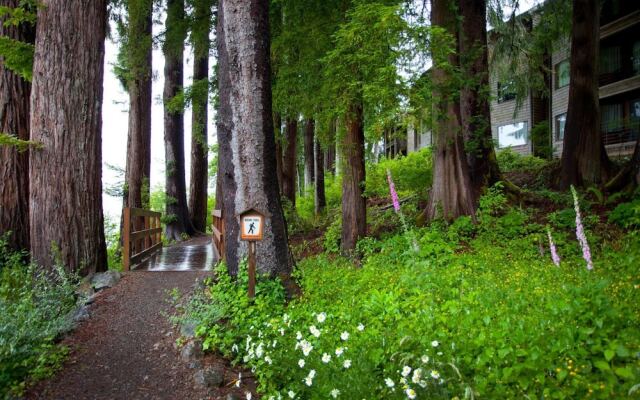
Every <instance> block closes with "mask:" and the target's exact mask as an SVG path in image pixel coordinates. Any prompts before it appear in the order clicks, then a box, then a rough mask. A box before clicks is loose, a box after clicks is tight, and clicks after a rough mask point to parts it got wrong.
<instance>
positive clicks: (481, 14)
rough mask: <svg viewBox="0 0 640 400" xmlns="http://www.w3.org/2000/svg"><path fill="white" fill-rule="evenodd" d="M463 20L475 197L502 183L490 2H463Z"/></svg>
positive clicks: (463, 93)
mask: <svg viewBox="0 0 640 400" xmlns="http://www.w3.org/2000/svg"><path fill="white" fill-rule="evenodd" d="M459 1H460V2H459V5H460V14H461V16H462V18H463V20H462V23H461V27H460V31H459V44H460V51H459V53H460V55H461V57H462V60H461V62H460V64H461V67H462V71H463V74H464V76H465V77H467V79H469V81H468V83H467V84H466V85H464V86H463V87H462V89H461V90H460V119H461V124H462V130H463V134H464V141H465V149H466V151H467V162H468V163H469V173H470V175H471V184H472V185H473V189H474V192H475V193H474V196H475V198H478V197H479V196H480V195H481V194H482V192H483V191H484V190H485V189H486V188H487V187H488V186H492V185H493V184H495V183H496V182H498V181H499V180H500V179H501V176H500V169H499V167H498V160H497V158H496V152H495V148H494V145H493V137H492V135H491V111H490V107H489V93H490V92H489V63H488V58H489V55H488V54H489V53H488V50H487V14H486V9H487V4H486V0H459Z"/></svg>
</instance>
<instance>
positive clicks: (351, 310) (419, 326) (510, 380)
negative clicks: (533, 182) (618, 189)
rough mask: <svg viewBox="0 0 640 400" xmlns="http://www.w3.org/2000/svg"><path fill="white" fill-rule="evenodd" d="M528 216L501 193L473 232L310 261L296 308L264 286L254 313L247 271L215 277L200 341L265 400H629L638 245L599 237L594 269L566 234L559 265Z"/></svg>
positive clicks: (636, 238)
mask: <svg viewBox="0 0 640 400" xmlns="http://www.w3.org/2000/svg"><path fill="white" fill-rule="evenodd" d="M528 220H529V216H528V215H527V213H526V212H525V211H524V210H520V209H513V208H510V207H508V206H507V205H506V199H504V195H503V194H502V192H501V190H500V187H497V188H494V189H492V190H491V191H489V193H488V194H487V195H486V196H485V198H483V200H482V201H481V213H480V216H479V224H477V225H474V224H473V223H472V222H471V220H470V219H469V218H462V219H459V220H458V221H456V222H455V223H454V224H452V225H450V226H445V225H444V224H442V223H438V224H434V225H431V226H430V227H426V228H422V229H420V230H416V231H413V232H414V233H415V237H416V238H417V242H418V245H419V249H418V251H414V250H412V248H411V246H410V245H409V243H408V242H407V239H406V237H405V234H398V235H394V236H390V237H387V238H385V239H384V240H374V239H370V238H368V239H364V240H363V241H361V242H360V243H359V244H358V248H359V250H360V253H361V254H363V257H364V258H363V259H362V262H361V267H354V266H353V265H351V264H350V262H349V261H347V260H346V259H343V258H340V257H337V258H336V257H333V256H328V255H325V254H323V255H319V256H317V257H314V258H308V259H305V260H303V261H302V262H301V263H300V264H299V269H298V270H297V272H296V276H297V278H298V279H299V281H300V284H301V286H302V288H303V292H304V296H303V297H301V298H299V299H296V300H294V301H292V302H291V303H289V305H288V306H285V305H284V304H283V303H282V299H283V295H282V289H281V288H280V287H279V285H278V284H276V283H274V282H271V283H269V281H261V283H260V284H259V285H258V287H259V289H258V291H259V295H258V298H257V299H256V303H255V305H253V306H250V305H249V303H248V302H247V300H246V277H245V273H244V271H242V272H241V275H240V278H239V279H238V282H237V283H234V282H233V281H231V279H230V278H228V277H227V276H226V273H225V272H224V271H218V273H219V276H220V283H218V285H216V286H212V287H211V288H210V289H209V290H211V291H212V294H211V298H210V301H211V303H212V307H215V308H217V309H223V312H221V313H220V315H219V316H217V317H216V318H212V319H210V320H209V321H206V323H204V324H203V325H202V326H201V327H200V328H199V330H198V332H199V334H201V335H203V336H204V337H205V345H206V346H207V347H208V348H213V349H216V350H219V351H221V352H222V353H223V354H225V355H226V356H228V357H230V358H231V359H232V360H234V362H236V363H244V364H246V365H247V366H248V367H250V368H251V369H252V370H253V371H254V374H255V376H256V377H257V379H258V382H259V390H260V391H261V392H262V393H264V394H265V396H264V397H263V398H265V399H271V398H274V399H275V398H279V396H282V397H283V398H288V395H289V393H290V392H292V393H293V396H294V398H300V399H325V398H331V397H332V396H333V395H338V398H347V399H360V398H376V399H405V398H407V397H411V396H413V395H414V392H415V394H416V395H417V396H418V397H417V398H436V399H437V398H496V399H497V398H501V399H507V398H553V399H577V398H599V399H609V398H626V397H631V394H630V391H633V390H634V389H633V388H634V387H636V389H637V386H634V385H636V384H637V383H638V382H639V380H640V360H639V359H638V357H637V354H638V352H639V351H640V331H639V330H638V329H637V327H638V326H640V291H639V290H638V288H639V287H640V282H639V281H638V275H637V265H638V263H639V262H640V234H639V233H638V232H630V233H628V234H626V236H625V237H624V238H622V239H621V240H620V241H619V242H616V243H613V244H612V245H611V246H608V245H600V244H599V243H597V241H592V242H591V243H592V249H593V252H594V257H595V258H594V260H595V261H594V264H595V269H594V270H593V271H587V270H586V268H585V267H584V261H583V260H582V258H581V253H580V251H579V249H578V245H577V243H575V239H572V240H567V239H566V238H565V236H566V235H567V234H568V232H564V231H560V232H558V231H554V237H555V238H556V240H557V241H558V242H559V243H558V251H559V252H560V255H561V257H562V262H561V265H560V267H556V266H554V265H553V263H552V261H551V258H550V256H549V254H548V250H542V251H543V252H542V253H541V247H540V244H541V237H545V238H546V236H542V235H541V234H542V233H543V232H545V230H544V229H543V227H542V226H540V225H537V224H530V223H528ZM571 229H573V228H569V230H571ZM459 240H464V241H465V242H467V243H466V244H465V245H464V247H462V246H461V244H460V243H459ZM545 248H546V246H545ZM312 371H313V372H312ZM332 393H333V395H332Z"/></svg>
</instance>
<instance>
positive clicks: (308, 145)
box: [304, 118, 316, 191]
mask: <svg viewBox="0 0 640 400" xmlns="http://www.w3.org/2000/svg"><path fill="white" fill-rule="evenodd" d="M315 126H316V124H315V121H314V120H313V118H307V120H306V121H305V125H304V190H305V191H306V190H308V188H311V187H312V186H313V180H314V175H313V165H314V157H313V137H314V132H315Z"/></svg>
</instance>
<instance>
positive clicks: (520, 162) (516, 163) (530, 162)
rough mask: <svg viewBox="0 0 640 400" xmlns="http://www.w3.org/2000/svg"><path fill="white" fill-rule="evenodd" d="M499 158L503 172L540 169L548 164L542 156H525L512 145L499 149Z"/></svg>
mask: <svg viewBox="0 0 640 400" xmlns="http://www.w3.org/2000/svg"><path fill="white" fill-rule="evenodd" d="M497 158H498V165H499V166H500V171H502V172H512V171H538V170H540V169H541V168H542V167H544V166H545V165H546V164H547V161H546V160H544V159H542V158H539V157H535V156H523V155H521V154H519V153H517V152H515V151H513V150H512V149H511V148H510V147H509V148H506V149H503V150H500V151H498V154H497Z"/></svg>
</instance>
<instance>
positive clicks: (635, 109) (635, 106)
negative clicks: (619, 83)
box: [630, 99, 640, 121]
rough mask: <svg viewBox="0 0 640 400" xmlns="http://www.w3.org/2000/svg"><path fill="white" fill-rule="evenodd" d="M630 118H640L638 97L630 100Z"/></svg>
mask: <svg viewBox="0 0 640 400" xmlns="http://www.w3.org/2000/svg"><path fill="white" fill-rule="evenodd" d="M630 114H631V118H632V119H634V120H636V121H638V120H640V99H636V100H633V101H632V102H631V112H630Z"/></svg>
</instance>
